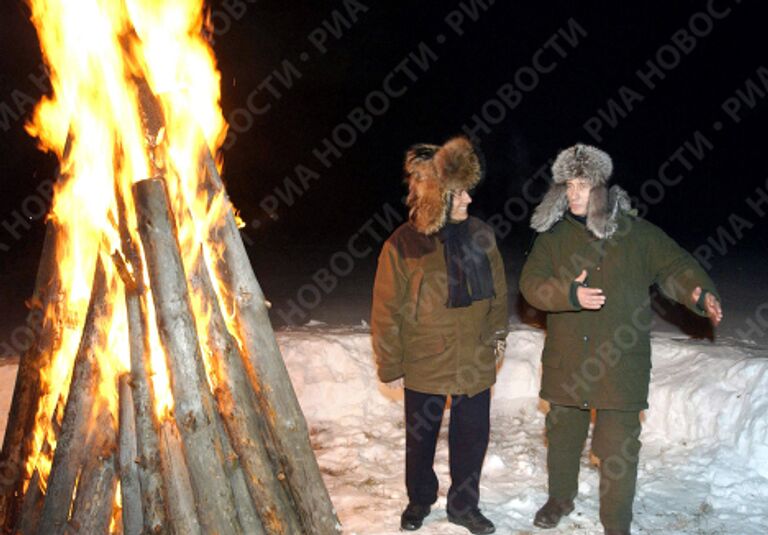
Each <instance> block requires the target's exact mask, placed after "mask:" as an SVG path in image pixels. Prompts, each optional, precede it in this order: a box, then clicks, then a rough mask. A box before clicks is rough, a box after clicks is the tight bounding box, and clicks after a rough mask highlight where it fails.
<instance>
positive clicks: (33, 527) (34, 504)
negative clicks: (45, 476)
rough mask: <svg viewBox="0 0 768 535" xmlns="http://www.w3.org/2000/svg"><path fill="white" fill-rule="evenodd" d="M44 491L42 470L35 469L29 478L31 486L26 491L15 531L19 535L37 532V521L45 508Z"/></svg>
mask: <svg viewBox="0 0 768 535" xmlns="http://www.w3.org/2000/svg"><path fill="white" fill-rule="evenodd" d="M44 498H45V494H44V492H43V489H42V486H41V482H40V472H38V471H37V470H35V472H34V473H33V474H32V477H31V478H30V480H29V486H28V487H27V491H26V492H25V493H24V502H23V503H22V505H21V510H20V513H19V520H18V524H17V526H16V529H14V530H13V532H14V533H16V534H18V535H34V534H35V533H37V523H38V521H39V520H40V513H41V512H42V509H43V499H44Z"/></svg>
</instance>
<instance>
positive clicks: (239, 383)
mask: <svg viewBox="0 0 768 535" xmlns="http://www.w3.org/2000/svg"><path fill="white" fill-rule="evenodd" d="M190 283H191V286H192V288H194V289H195V290H197V292H199V293H200V294H202V295H203V296H204V299H205V303H206V306H208V307H209V311H208V312H209V314H208V328H207V335H208V336H207V338H206V339H207V342H208V351H209V352H210V353H211V355H212V357H213V358H211V359H210V361H211V363H212V364H213V367H214V369H213V374H214V376H215V381H214V382H215V385H216V388H215V397H216V402H217V405H218V408H219V413H220V414H221V416H222V418H223V420H224V425H225V426H226V428H227V432H228V436H229V438H230V439H231V440H232V446H233V447H234V449H235V451H236V452H237V456H238V458H239V459H240V465H241V466H242V468H243V475H244V477H245V483H246V484H247V486H248V490H249V491H250V495H251V496H252V498H253V502H254V503H255V504H256V508H257V512H258V515H259V518H260V520H261V524H262V525H263V528H264V532H265V533H269V534H284V533H285V534H293V533H300V531H301V524H300V523H299V518H298V516H297V515H296V511H295V509H294V506H293V503H292V501H291V499H290V496H289V495H288V494H287V493H286V491H285V488H284V487H283V485H282V483H281V482H280V481H279V479H278V471H277V470H276V469H275V467H274V465H273V464H272V462H271V459H270V456H269V452H268V451H267V448H266V447H265V442H266V441H267V440H269V435H268V432H267V430H266V424H265V422H264V421H263V416H262V415H260V414H259V412H258V400H257V399H256V394H255V392H254V390H253V388H252V386H251V383H250V381H249V379H248V374H247V372H246V369H245V365H244V363H243V358H242V355H241V354H240V350H239V348H238V346H237V342H236V341H235V339H234V338H233V337H232V335H231V334H230V333H229V331H228V330H227V324H226V321H225V320H224V316H223V314H222V312H221V308H220V306H219V302H218V298H217V296H216V293H215V291H214V288H213V283H212V281H211V277H210V274H209V273H208V269H207V268H206V266H205V262H204V259H203V254H202V252H201V253H200V255H198V259H197V262H196V264H195V266H194V269H193V271H192V276H191V277H190Z"/></svg>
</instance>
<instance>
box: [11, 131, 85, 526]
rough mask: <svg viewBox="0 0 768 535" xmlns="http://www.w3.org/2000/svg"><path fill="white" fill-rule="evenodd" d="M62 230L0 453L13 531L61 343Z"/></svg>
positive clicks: (42, 273) (52, 231) (46, 255)
mask: <svg viewBox="0 0 768 535" xmlns="http://www.w3.org/2000/svg"><path fill="white" fill-rule="evenodd" d="M73 139H74V138H73V136H72V132H71V131H70V132H69V133H68V134H67V139H66V142H65V144H64V152H63V159H64V160H66V159H68V158H69V155H70V153H71V150H72V142H73ZM66 179H67V176H66V175H64V174H62V172H61V169H59V172H58V174H57V177H56V182H57V183H62V182H64V181H65V180H66ZM57 239H58V230H57V228H56V224H55V223H54V221H53V220H48V222H47V223H46V229H45V240H44V242H43V250H42V254H41V255H40V263H39V264H38V271H37V276H36V278H35V286H34V293H33V294H32V298H31V299H30V301H29V306H30V311H29V314H28V316H27V326H28V327H29V328H30V329H31V330H32V332H33V333H34V334H35V335H36V340H35V342H34V343H33V344H31V346H30V347H29V348H27V349H26V351H24V353H23V354H22V356H21V358H20V360H19V367H18V370H17V372H16V384H15V386H14V390H13V400H12V402H11V408H10V411H9V413H8V420H7V423H6V427H5V437H4V440H3V448H2V452H0V530H2V531H3V532H5V533H9V532H10V531H11V530H12V529H13V526H14V525H15V524H16V522H17V514H18V506H19V503H20V501H21V500H20V499H19V498H20V496H21V493H22V489H23V487H24V481H25V479H26V478H27V477H31V476H32V474H29V473H27V472H26V469H25V463H26V460H27V458H28V457H29V455H30V454H31V452H32V446H33V440H32V437H33V435H32V429H34V427H35V416H36V414H37V408H38V406H37V404H38V402H39V400H40V389H41V386H42V385H41V376H40V371H41V370H42V369H44V368H45V367H46V366H47V364H48V362H49V361H50V357H51V355H52V354H53V353H54V352H55V351H56V350H57V349H58V346H57V344H56V343H55V341H57V340H58V339H59V333H60V329H61V325H62V324H61V321H59V320H58V319H56V320H54V319H50V320H48V321H46V320H45V312H46V309H47V308H48V305H49V303H51V302H53V301H54V300H55V299H56V297H57V296H58V293H59V290H60V281H59V279H58V277H57V276H56V274H57V268H58V264H57V263H56V244H57Z"/></svg>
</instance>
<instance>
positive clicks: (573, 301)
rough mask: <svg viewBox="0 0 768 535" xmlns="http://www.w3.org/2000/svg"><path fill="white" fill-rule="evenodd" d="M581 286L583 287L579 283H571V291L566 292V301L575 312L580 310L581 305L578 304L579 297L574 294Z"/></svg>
mask: <svg viewBox="0 0 768 535" xmlns="http://www.w3.org/2000/svg"><path fill="white" fill-rule="evenodd" d="M581 286H584V285H583V284H581V283H580V282H576V281H573V282H572V283H571V289H570V291H569V292H568V301H570V302H571V306H572V307H573V308H574V309H576V310H581V304H579V296H578V294H577V293H576V292H577V291H578V289H579V288H580V287H581Z"/></svg>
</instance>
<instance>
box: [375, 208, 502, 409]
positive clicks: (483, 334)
mask: <svg viewBox="0 0 768 535" xmlns="http://www.w3.org/2000/svg"><path fill="white" fill-rule="evenodd" d="M468 223H469V225H470V233H471V235H472V236H473V237H474V239H473V243H474V244H476V245H477V246H479V247H481V248H482V250H483V251H485V253H486V254H487V255H488V259H489V261H490V265H491V272H492V276H493V287H494V291H495V295H494V297H492V298H490V299H483V300H478V301H474V302H473V303H472V304H471V305H470V306H468V307H462V308H448V307H447V306H446V303H447V302H448V276H447V271H446V264H445V258H444V251H443V244H442V243H441V242H440V240H439V239H438V237H437V235H435V234H432V235H426V234H423V233H420V232H418V231H417V230H416V229H415V227H414V226H413V225H412V224H411V223H405V224H403V225H401V226H400V227H399V228H398V229H396V230H395V231H394V232H393V233H392V235H391V236H390V237H389V239H388V240H387V241H386V242H385V243H384V246H383V247H382V250H381V254H380V256H379V264H378V270H377V272H376V281H375V283H374V288H373V308H372V310H371V333H372V342H373V350H374V354H375V358H376V365H377V371H378V376H379V379H380V380H381V381H382V382H385V383H388V382H390V381H394V380H395V379H398V378H400V377H404V379H405V380H404V383H405V387H406V388H408V389H410V390H415V391H417V392H423V393H429V394H444V395H451V394H456V395H461V394H466V395H469V396H473V395H475V394H477V393H479V392H482V391H484V390H486V389H487V388H489V387H491V386H492V385H493V384H494V383H495V381H496V362H495V355H494V349H495V346H496V341H497V340H500V339H504V338H506V335H507V285H506V280H505V277H504V266H503V262H502V259H501V255H500V254H499V251H498V249H497V248H496V241H495V238H494V235H493V230H492V229H491V227H489V226H488V225H486V224H485V223H483V222H482V221H480V220H479V219H477V218H474V217H470V218H469V221H468Z"/></svg>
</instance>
